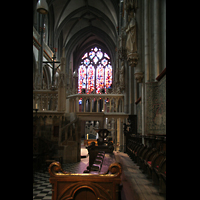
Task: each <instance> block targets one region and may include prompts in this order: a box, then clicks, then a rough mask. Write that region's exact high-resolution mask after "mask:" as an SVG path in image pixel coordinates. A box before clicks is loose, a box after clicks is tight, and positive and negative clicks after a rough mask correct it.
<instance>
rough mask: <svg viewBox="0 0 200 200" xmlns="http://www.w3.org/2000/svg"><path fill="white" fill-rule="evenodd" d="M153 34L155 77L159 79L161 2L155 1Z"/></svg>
mask: <svg viewBox="0 0 200 200" xmlns="http://www.w3.org/2000/svg"><path fill="white" fill-rule="evenodd" d="M153 8H154V9H153V10H154V14H153V22H154V26H153V32H154V41H153V44H154V70H155V76H156V77H157V76H158V75H159V74H160V61H159V60H160V58H159V43H160V36H159V0H154V2H153Z"/></svg>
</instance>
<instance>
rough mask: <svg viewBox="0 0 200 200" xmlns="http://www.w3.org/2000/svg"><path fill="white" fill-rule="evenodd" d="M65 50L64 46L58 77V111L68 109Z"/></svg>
mask: <svg viewBox="0 0 200 200" xmlns="http://www.w3.org/2000/svg"><path fill="white" fill-rule="evenodd" d="M65 65H66V58H65V50H64V48H63V52H62V58H61V72H60V74H59V79H58V111H63V112H64V111H65V109H66V74H65Z"/></svg>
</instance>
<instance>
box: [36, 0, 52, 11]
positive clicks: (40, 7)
mask: <svg viewBox="0 0 200 200" xmlns="http://www.w3.org/2000/svg"><path fill="white" fill-rule="evenodd" d="M48 11H49V8H48V4H47V2H46V0H39V1H38V2H37V12H39V13H41V14H47V13H48Z"/></svg>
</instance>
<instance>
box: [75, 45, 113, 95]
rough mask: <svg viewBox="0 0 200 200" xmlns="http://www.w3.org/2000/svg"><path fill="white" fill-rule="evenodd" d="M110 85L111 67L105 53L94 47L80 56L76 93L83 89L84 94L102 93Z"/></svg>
mask: <svg viewBox="0 0 200 200" xmlns="http://www.w3.org/2000/svg"><path fill="white" fill-rule="evenodd" d="M111 85H112V65H111V61H110V57H109V55H108V54H107V53H105V52H102V51H101V49H100V48H97V47H94V48H92V49H91V50H90V51H89V52H85V53H84V55H83V56H82V59H81V63H80V65H79V69H78V93H81V92H82V89H85V93H87V94H90V93H96V94H99V93H101V92H102V90H101V89H104V91H105V92H106V88H110V87H111Z"/></svg>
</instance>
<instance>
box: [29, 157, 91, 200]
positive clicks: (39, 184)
mask: <svg viewBox="0 0 200 200" xmlns="http://www.w3.org/2000/svg"><path fill="white" fill-rule="evenodd" d="M88 165H89V156H87V157H86V158H82V159H81V161H80V162H77V163H67V164H63V165H62V169H63V170H64V171H66V172H72V173H83V171H84V170H85V169H86V167H87V166H88ZM49 177H50V176H49V173H48V171H47V170H46V172H45V173H42V172H35V174H34V183H33V199H40V200H43V199H49V200H51V196H52V191H51V189H52V185H51V183H49Z"/></svg>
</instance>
